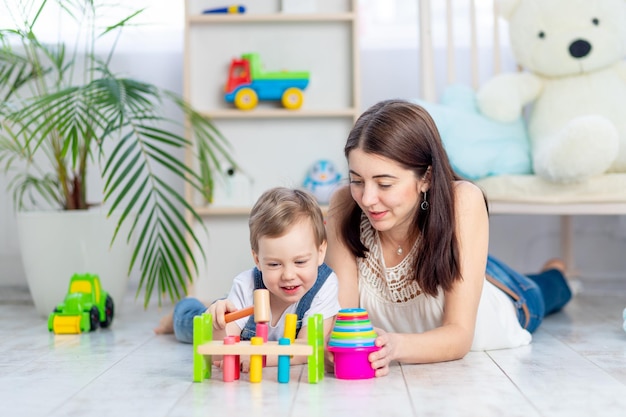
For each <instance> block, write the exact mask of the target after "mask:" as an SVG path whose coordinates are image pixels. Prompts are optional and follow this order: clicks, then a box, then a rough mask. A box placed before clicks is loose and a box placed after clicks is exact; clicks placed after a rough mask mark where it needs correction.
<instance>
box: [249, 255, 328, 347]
mask: <svg viewBox="0 0 626 417" xmlns="http://www.w3.org/2000/svg"><path fill="white" fill-rule="evenodd" d="M332 272H333V270H332V269H330V267H329V266H328V265H326V264H321V265H320V266H319V267H318V268H317V279H316V280H315V284H313V286H312V287H311V289H310V290H309V291H307V293H306V294H304V295H303V296H302V298H301V299H300V302H298V307H296V314H297V315H298V320H297V322H296V337H298V333H299V332H300V328H302V318H303V317H304V314H305V313H306V312H307V311H309V308H311V303H312V302H313V298H315V295H316V294H317V292H318V291H319V289H320V288H322V285H324V283H325V282H326V278H328V276H329V275H330V274H331V273H332ZM254 289H255V290H259V289H266V287H265V284H263V275H262V273H261V271H259V269H258V268H254ZM255 335H256V323H255V322H254V316H253V315H252V316H250V317H249V318H248V322H247V323H246V325H245V327H244V328H243V329H242V330H241V336H240V338H241V340H250V338H252V337H254V336H255Z"/></svg>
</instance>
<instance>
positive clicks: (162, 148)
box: [0, 0, 236, 314]
mask: <svg viewBox="0 0 626 417" xmlns="http://www.w3.org/2000/svg"><path fill="white" fill-rule="evenodd" d="M4 3H5V5H6V6H7V8H6V10H8V11H9V12H10V13H11V15H12V20H13V27H10V28H2V29H0V42H1V47H2V48H1V51H0V166H1V167H2V169H3V170H4V172H5V174H6V175H8V176H9V178H10V181H9V192H10V193H11V195H12V197H13V201H14V203H15V207H16V209H17V210H16V211H17V212H18V216H19V214H20V213H27V212H32V210H33V209H36V210H41V209H46V210H49V209H53V210H52V211H54V213H55V214H56V215H63V214H65V215H67V214H70V215H72V214H76V215H78V216H80V215H81V214H82V215H84V214H85V213H86V212H88V211H89V209H90V208H91V207H92V206H94V205H98V204H100V205H101V206H102V207H104V208H105V209H104V212H105V214H106V217H113V218H114V219H113V220H111V219H108V220H107V221H106V223H108V224H109V225H110V227H111V233H110V236H109V235H107V234H102V235H101V236H96V240H99V241H100V244H101V243H102V241H105V242H106V245H105V249H106V246H107V245H109V244H113V245H117V244H118V242H120V243H121V244H122V246H124V245H126V244H128V245H130V248H129V249H126V248H124V247H123V248H122V249H120V250H118V252H122V253H125V254H127V255H128V258H127V263H126V264H124V265H123V270H124V273H125V275H126V277H128V276H129V274H130V272H131V270H133V268H136V269H138V270H139V275H140V280H139V288H138V290H137V295H139V294H140V292H142V291H143V292H144V304H145V306H147V305H148V303H149V302H150V299H151V295H152V294H153V293H155V292H156V293H157V294H158V299H159V304H160V303H161V299H162V294H166V295H168V296H169V297H170V298H171V299H172V300H176V299H178V298H180V297H182V296H183V295H184V294H185V293H186V288H187V287H186V284H187V282H188V279H190V278H191V277H192V272H193V269H194V268H195V269H196V270H197V268H198V262H197V259H196V258H197V257H198V256H202V255H203V252H202V249H201V248H200V252H198V250H197V249H196V248H199V247H200V245H199V244H198V242H199V240H198V236H197V233H198V232H197V231H196V230H192V229H191V228H190V227H189V226H188V222H187V221H185V220H186V219H185V212H186V213H187V215H190V216H195V217H196V218H197V219H200V218H199V216H198V214H197V213H196V211H195V210H194V209H193V207H192V206H191V205H189V204H188V203H187V202H186V199H185V198H184V195H183V194H184V193H183V191H182V190H179V188H182V187H180V186H176V185H173V184H172V183H173V181H167V180H164V179H163V178H162V177H163V176H165V177H168V178H174V179H175V181H177V182H178V185H180V184H181V183H182V184H185V187H188V188H189V189H194V190H195V191H197V192H198V193H200V195H202V196H203V198H205V199H206V200H207V201H211V196H212V189H213V181H214V179H215V175H216V174H217V173H220V172H223V171H224V170H223V169H222V168H221V165H222V164H224V165H226V164H227V166H235V165H236V164H235V161H233V158H232V155H231V150H230V147H229V143H228V141H227V140H226V139H225V138H224V137H223V136H222V135H221V134H220V132H219V131H218V130H216V129H215V127H214V125H213V124H212V123H211V121H210V120H209V119H207V118H206V117H204V116H202V115H201V114H199V113H198V112H197V111H195V110H194V109H193V108H191V107H190V106H189V105H188V104H187V103H186V102H185V101H184V100H183V99H182V98H181V97H180V96H179V95H177V94H176V93H173V92H171V91H167V90H164V89H162V88H159V87H157V86H155V85H153V84H150V83H147V82H144V81H141V80H138V79H134V78H128V77H123V76H120V75H117V74H116V73H115V71H114V69H113V68H112V66H111V59H112V57H113V56H114V54H115V48H116V45H117V40H118V39H119V36H120V34H121V32H122V30H123V29H124V28H125V27H127V26H128V25H130V24H131V23H132V22H133V19H135V18H136V16H138V15H139V14H140V13H141V12H142V10H135V11H130V12H128V14H127V15H125V17H124V18H122V19H119V18H118V19H115V20H114V21H113V22H106V21H105V20H106V15H107V14H106V8H107V7H110V6H111V5H110V4H106V2H105V1H98V0H21V1H19V2H18V1H12V0H4ZM50 9H54V13H56V15H57V16H58V19H59V25H63V27H65V28H67V25H70V24H71V25H74V26H75V30H74V31H73V33H74V34H75V36H76V41H75V42H67V41H65V40H56V41H54V42H50V40H49V39H42V37H41V36H40V33H39V32H38V29H39V28H40V25H39V23H40V20H41V19H42V16H44V15H45V14H46V13H49V12H50ZM109 10H110V9H109ZM101 42H107V45H108V46H107V47H106V50H104V51H103V50H102V49H101V47H100V46H99V44H100V43H101ZM172 107H174V108H176V109H177V110H180V112H181V113H182V115H183V116H184V117H180V118H181V120H176V117H171V116H168V115H167V114H166V112H165V109H168V108H169V109H170V113H171V108H172ZM183 119H184V121H183ZM185 124H186V127H187V129H184V127H185ZM185 132H189V133H185ZM187 148H190V149H193V152H192V154H193V155H194V157H195V159H196V161H195V163H194V164H193V165H194V166H197V169H193V170H192V169H190V168H188V166H189V165H190V164H185V163H184V162H183V161H182V160H181V159H182V158H181V157H180V156H181V155H182V152H181V150H184V149H187ZM94 173H95V174H96V175H95V176H96V178H97V179H98V180H97V181H95V184H92V183H91V182H90V178H92V177H93V176H94ZM164 173H165V175H164ZM94 185H95V186H96V187H99V188H100V189H98V190H95V191H94V190H93V189H90V187H92V186H94ZM94 195H97V196H98V198H99V199H100V198H101V201H99V202H98V203H94V202H92V201H90V200H89V198H90V196H94ZM91 198H93V197H91ZM77 218H80V217H74V218H73V219H72V220H70V221H69V222H67V223H66V224H68V225H72V224H74V225H80V226H79V227H80V228H81V229H82V230H81V231H79V232H80V233H82V234H88V231H87V227H88V226H84V225H83V224H82V223H81V221H82V220H77ZM43 223H44V224H51V223H53V224H56V225H59V224H65V223H62V221H61V220H59V221H56V220H45V221H44V222H43ZM20 225H22V226H24V227H23V228H29V227H27V226H30V229H39V228H40V226H39V225H38V224H37V222H36V220H35V219H32V218H26V219H22V220H21V221H20V220H19V219H18V230H20V229H22V227H21V226H20ZM33 225H37V226H33ZM41 227H43V226H41ZM62 227H63V228H65V227H69V226H62ZM97 230H100V229H97ZM94 233H95V234H96V235H98V234H100V233H101V232H100V231H96V232H91V234H94ZM55 234H56V235H55ZM44 235H45V236H47V238H48V239H50V238H52V240H50V241H48V243H47V244H45V245H43V246H44V247H42V248H41V249H42V250H43V251H44V252H50V251H52V250H53V249H55V250H56V251H57V252H56V253H57V255H55V256H56V257H57V258H59V257H60V258H62V259H60V260H59V261H60V262H61V263H64V262H69V261H66V258H65V257H66V255H67V256H68V258H67V259H69V254H68V253H66V252H68V251H69V246H71V242H72V241H73V239H76V238H70V237H68V236H66V231H65V229H61V230H57V231H55V232H52V236H51V233H50V232H47V235H46V234H45V232H44ZM38 239H43V238H38ZM35 242H37V240H35ZM194 243H195V245H194ZM25 246H28V247H31V246H36V243H29V244H22V245H21V247H22V248H24V247H25ZM79 246H81V245H79ZM194 246H195V247H194ZM79 249H80V250H84V245H82V246H81V247H80V248H79ZM41 256H42V255H41ZM81 256H82V257H83V259H84V258H85V255H84V254H81ZM90 256H91V257H94V255H90ZM101 256H104V254H101ZM95 257H96V258H97V257H98V255H95ZM41 259H43V258H41ZM105 262H108V263H111V262H110V261H105ZM25 263H29V261H27V260H25ZM32 263H33V262H30V264H32ZM35 263H38V264H44V267H47V266H46V265H45V262H43V261H39V262H35ZM40 266H41V265H40ZM80 267H82V265H79V266H77V267H76V268H80ZM25 270H26V273H27V279H28V281H29V286H30V290H31V294H33V298H35V297H34V292H35V290H34V289H33V284H32V283H31V281H30V279H29V277H28V275H29V273H28V267H27V266H26V265H25ZM73 272H95V273H98V271H77V270H74V271H73ZM39 275H42V273H41V272H39ZM45 275H49V274H48V273H46V274H45ZM70 275H71V274H68V275H66V276H65V277H62V278H63V282H62V284H61V289H60V290H57V291H58V292H57V294H61V295H60V296H59V295H54V296H53V297H52V298H53V299H54V300H53V301H51V302H50V301H49V302H48V303H49V304H48V305H47V306H45V307H39V306H38V309H39V310H40V311H41V312H44V314H45V312H46V311H47V312H49V311H50V310H49V305H54V304H55V303H56V302H59V301H60V300H61V299H62V297H63V295H64V294H65V291H66V290H67V283H68V281H69V278H70ZM43 278H44V279H46V280H49V279H51V278H50V277H49V276H46V277H43ZM106 278H107V277H101V279H102V280H103V287H104V288H105V290H107V291H110V290H109V289H107V288H106V285H107V284H106ZM44 292H50V290H47V289H46V290H45V291H44ZM34 301H35V304H36V306H37V303H38V302H37V300H36V299H35V300H34ZM50 303H51V304H50Z"/></svg>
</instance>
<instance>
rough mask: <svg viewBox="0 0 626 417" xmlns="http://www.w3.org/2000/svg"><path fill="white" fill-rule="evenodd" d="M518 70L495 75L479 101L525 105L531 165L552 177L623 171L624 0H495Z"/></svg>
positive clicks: (515, 107) (511, 116) (505, 108)
mask: <svg viewBox="0 0 626 417" xmlns="http://www.w3.org/2000/svg"><path fill="white" fill-rule="evenodd" d="M498 5H499V10H500V13H501V14H502V16H503V17H504V18H506V19H507V20H508V22H509V35H510V40H511V47H512V49H513V53H514V55H515V58H516V59H517V61H518V63H519V64H520V65H521V66H522V67H523V68H524V69H525V71H523V72H518V73H507V74H500V75H496V76H495V77H494V78H492V79H491V80H489V81H488V82H487V83H486V84H485V85H484V86H482V88H481V89H480V90H479V91H478V95H477V100H478V106H479V108H480V110H481V112H483V113H484V114H485V115H487V116H489V117H492V118H494V119H496V120H499V121H503V122H506V121H513V120H515V119H516V118H518V117H519V116H520V115H521V114H522V112H523V108H524V106H526V105H527V104H531V103H532V107H530V109H529V113H528V117H529V118H528V133H529V137H530V140H531V153H532V159H533V170H534V172H535V174H537V175H539V176H541V177H543V178H545V179H546V180H549V181H553V182H557V183H572V182H580V181H584V180H585V179H588V178H590V177H592V176H595V175H599V174H603V173H606V172H626V63H625V62H624V60H623V58H624V57H625V56H626V0H499V1H498Z"/></svg>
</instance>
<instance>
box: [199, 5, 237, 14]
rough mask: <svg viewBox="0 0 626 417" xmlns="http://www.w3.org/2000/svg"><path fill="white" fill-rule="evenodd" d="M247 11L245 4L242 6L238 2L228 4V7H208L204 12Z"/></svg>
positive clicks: (228, 12) (235, 12)
mask: <svg viewBox="0 0 626 417" xmlns="http://www.w3.org/2000/svg"><path fill="white" fill-rule="evenodd" d="M245 12H246V8H245V6H241V5H238V4H233V5H232V6H228V7H216V8H214V9H206V10H203V11H202V13H204V14H221V13H225V14H242V13H245Z"/></svg>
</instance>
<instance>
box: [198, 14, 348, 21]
mask: <svg viewBox="0 0 626 417" xmlns="http://www.w3.org/2000/svg"><path fill="white" fill-rule="evenodd" d="M187 19H188V21H189V23H251V22H268V23H271V22H329V21H336V22H349V21H353V20H354V19H355V14H354V13H352V12H346V13H302V14H280V13H275V14H245V13H244V14H225V15H219V14H198V15H191V16H188V17H187Z"/></svg>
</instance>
